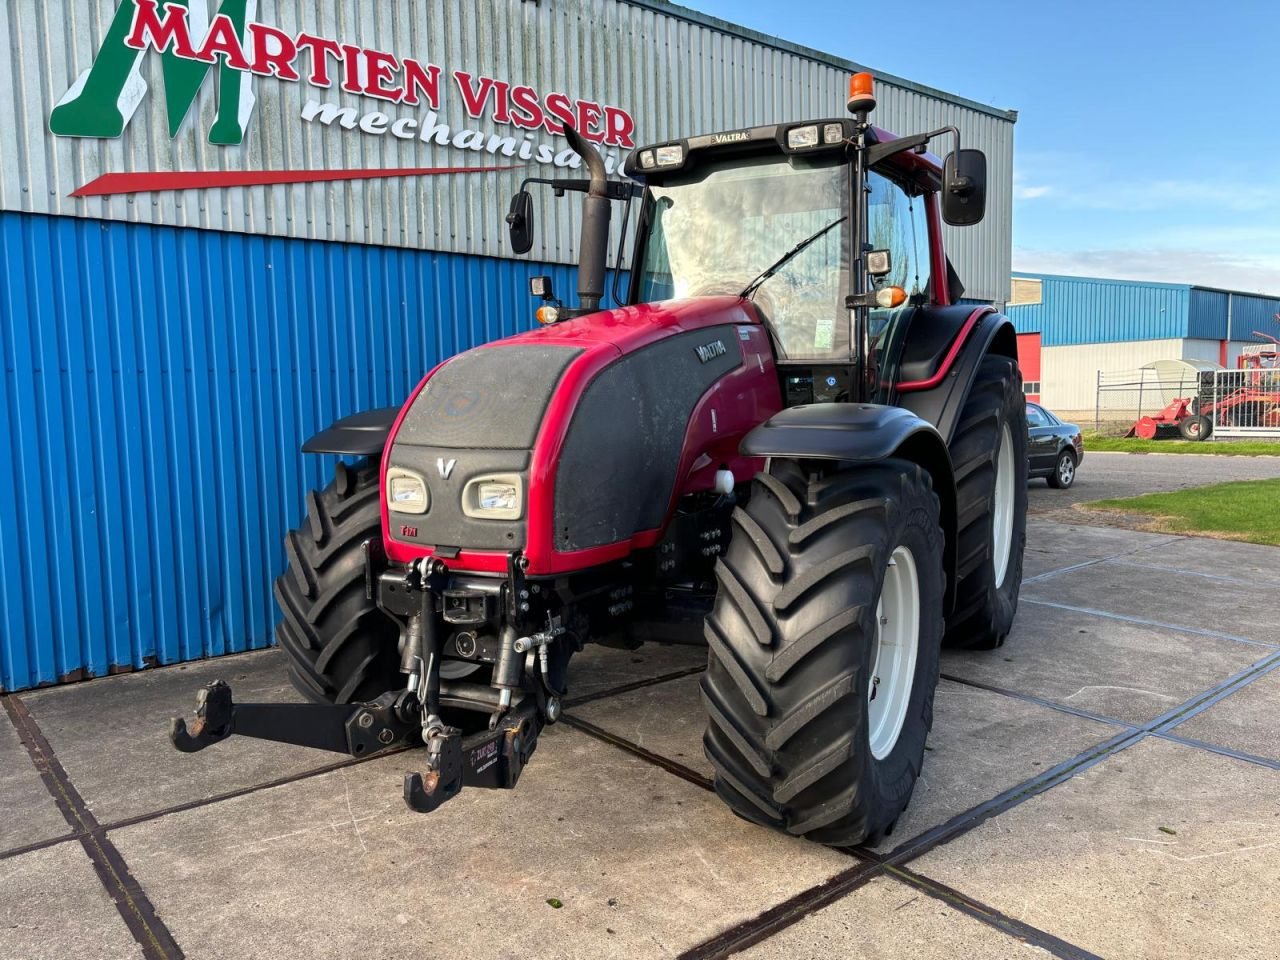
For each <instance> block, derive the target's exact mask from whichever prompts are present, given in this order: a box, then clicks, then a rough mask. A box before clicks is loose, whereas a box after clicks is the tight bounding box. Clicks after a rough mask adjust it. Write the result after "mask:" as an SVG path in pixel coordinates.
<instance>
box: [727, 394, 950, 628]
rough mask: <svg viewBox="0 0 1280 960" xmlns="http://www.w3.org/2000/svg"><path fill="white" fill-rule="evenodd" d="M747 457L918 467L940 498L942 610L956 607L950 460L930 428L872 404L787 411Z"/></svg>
mask: <svg viewBox="0 0 1280 960" xmlns="http://www.w3.org/2000/svg"><path fill="white" fill-rule="evenodd" d="M740 449H741V452H742V453H743V454H744V455H746V456H749V457H783V458H786V459H790V460H838V461H840V462H842V463H845V464H848V465H850V466H855V467H856V466H858V465H861V464H871V463H878V462H880V461H881V460H886V459H888V458H890V457H896V458H898V459H902V460H910V461H911V462H912V463H916V464H919V465H920V466H921V467H922V468H923V469H924V470H925V471H926V472H927V473H928V474H929V476H930V478H931V479H932V481H933V491H934V493H936V494H937V495H938V508H939V519H940V521H941V523H942V532H943V535H944V539H945V542H944V547H943V551H944V556H943V570H944V571H945V573H946V583H947V588H946V596H945V598H944V607H945V611H944V612H946V613H950V611H951V609H952V607H953V606H954V601H955V586H954V585H955V579H956V578H955V569H956V483H955V475H954V473H953V472H952V469H951V454H950V453H949V452H948V450H947V445H946V443H945V442H944V441H943V439H942V437H941V436H940V435H939V433H938V431H937V430H936V429H935V428H934V427H933V425H932V424H930V423H928V422H927V421H925V420H924V419H922V418H921V417H919V416H917V415H916V414H914V413H912V412H911V411H910V410H904V409H903V408H901V407H886V406H882V405H879V404H871V403H815V404H807V405H805V406H801V407H789V408H788V409H786V410H783V411H781V412H780V413H778V414H776V415H775V416H773V417H771V418H770V419H769V420H766V421H765V422H764V423H762V424H760V426H758V427H756V428H755V429H754V430H752V431H751V433H749V434H747V436H746V437H745V438H744V439H743V441H742V446H741V448H740Z"/></svg>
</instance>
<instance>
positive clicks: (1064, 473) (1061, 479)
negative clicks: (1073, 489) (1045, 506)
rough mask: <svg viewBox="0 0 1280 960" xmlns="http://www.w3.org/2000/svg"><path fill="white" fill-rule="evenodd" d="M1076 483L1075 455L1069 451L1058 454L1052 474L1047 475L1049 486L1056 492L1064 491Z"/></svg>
mask: <svg viewBox="0 0 1280 960" xmlns="http://www.w3.org/2000/svg"><path fill="white" fill-rule="evenodd" d="M1075 482H1076V455H1075V454H1074V453H1072V452H1071V451H1070V450H1063V451H1062V452H1061V453H1060V454H1058V462H1057V463H1056V464H1054V467H1053V473H1051V474H1049V486H1051V487H1054V488H1055V489H1058V490H1066V489H1067V488H1068V487H1069V486H1071V485H1072V484H1073V483H1075Z"/></svg>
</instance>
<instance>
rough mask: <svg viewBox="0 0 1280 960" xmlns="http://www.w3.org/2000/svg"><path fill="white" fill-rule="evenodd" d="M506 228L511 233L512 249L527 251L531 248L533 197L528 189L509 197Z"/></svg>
mask: <svg viewBox="0 0 1280 960" xmlns="http://www.w3.org/2000/svg"><path fill="white" fill-rule="evenodd" d="M507 229H508V231H509V232H510V234H511V249H512V250H514V251H515V252H516V253H528V252H529V251H530V250H531V249H533V197H532V196H531V195H530V193H529V191H528V190H521V191H520V192H519V193H517V194H516V195H515V196H514V197H512V198H511V209H510V210H508V211H507Z"/></svg>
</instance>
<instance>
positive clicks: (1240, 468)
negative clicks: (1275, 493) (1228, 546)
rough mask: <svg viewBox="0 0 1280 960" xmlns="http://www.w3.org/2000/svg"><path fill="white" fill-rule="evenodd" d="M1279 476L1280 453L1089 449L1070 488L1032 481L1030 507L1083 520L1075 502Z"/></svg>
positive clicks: (1034, 511)
mask: <svg viewBox="0 0 1280 960" xmlns="http://www.w3.org/2000/svg"><path fill="white" fill-rule="evenodd" d="M1275 477H1280V457H1224V456H1211V455H1199V454H1191V453H1146V454H1134V453H1099V452H1096V451H1095V452H1093V453H1090V452H1089V450H1088V449H1087V448H1086V449H1085V452H1084V460H1083V461H1082V462H1081V464H1080V471H1079V473H1077V474H1076V482H1075V483H1074V484H1072V486H1071V489H1070V490H1054V489H1053V488H1052V487H1050V486H1049V485H1048V483H1046V482H1045V481H1044V480H1032V481H1031V484H1030V486H1029V487H1028V491H1029V492H1030V499H1029V502H1028V506H1029V508H1030V510H1031V512H1032V514H1034V515H1038V516H1048V517H1052V518H1053V519H1059V520H1063V521H1066V522H1071V521H1073V520H1074V522H1076V523H1079V522H1080V521H1081V518H1080V514H1078V513H1076V512H1074V511H1072V509H1071V505H1072V504H1075V503H1085V502H1086V501H1089V500H1105V499H1108V498H1111V497H1136V496H1138V495H1139V494H1143V493H1159V492H1163V491H1166V490H1183V489H1185V488H1187V487H1200V486H1204V485H1205V484H1208V483H1225V482H1227V481H1228V480H1270V479H1272V478H1275Z"/></svg>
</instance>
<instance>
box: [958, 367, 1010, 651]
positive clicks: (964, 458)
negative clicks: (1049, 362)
mask: <svg viewBox="0 0 1280 960" xmlns="http://www.w3.org/2000/svg"><path fill="white" fill-rule="evenodd" d="M951 462H952V463H953V464H954V465H955V476H956V514H957V516H956V528H957V551H956V604H955V610H954V611H953V612H952V614H951V617H950V618H949V619H948V621H947V635H946V644H947V646H950V647H961V648H964V649H968V650H994V649H995V648H996V647H998V646H1000V645H1001V644H1002V643H1004V640H1005V637H1007V636H1008V635H1009V630H1010V628H1011V627H1012V626H1013V616H1014V614H1015V613H1016V612H1017V610H1018V593H1019V591H1020V589H1021V587H1022V554H1023V551H1024V550H1025V548H1026V545H1027V405H1026V398H1025V397H1024V396H1023V394H1022V376H1021V374H1020V373H1019V372H1018V365H1017V364H1016V363H1015V362H1014V361H1013V360H1011V359H1009V358H1008V357H1001V356H988V357H986V358H984V359H983V361H982V364H981V366H979V368H978V376H977V378H976V380H975V381H974V384H973V388H972V390H971V391H970V393H969V397H968V399H967V400H965V405H964V409H963V410H962V411H961V413H960V419H959V421H958V426H957V427H956V433H955V436H954V438H953V439H952V441H951Z"/></svg>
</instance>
